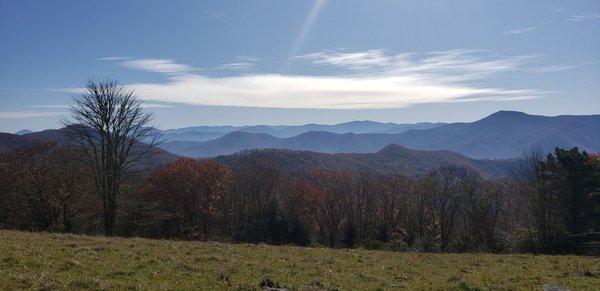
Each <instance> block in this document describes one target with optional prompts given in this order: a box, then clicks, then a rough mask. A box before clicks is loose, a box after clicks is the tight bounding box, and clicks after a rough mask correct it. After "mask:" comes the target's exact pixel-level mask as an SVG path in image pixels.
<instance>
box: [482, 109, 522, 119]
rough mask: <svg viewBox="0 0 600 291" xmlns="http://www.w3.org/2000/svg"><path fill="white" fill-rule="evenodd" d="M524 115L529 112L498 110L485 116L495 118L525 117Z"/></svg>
mask: <svg viewBox="0 0 600 291" xmlns="http://www.w3.org/2000/svg"><path fill="white" fill-rule="evenodd" d="M525 116H529V114H527V113H524V112H521V111H510V110H500V111H498V112H495V113H492V114H491V115H490V116H488V117H486V118H490V117H496V118H500V117H525Z"/></svg>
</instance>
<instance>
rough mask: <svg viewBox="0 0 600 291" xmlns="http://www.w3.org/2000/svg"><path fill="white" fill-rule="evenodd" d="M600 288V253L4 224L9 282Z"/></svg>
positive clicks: (3, 277)
mask: <svg viewBox="0 0 600 291" xmlns="http://www.w3.org/2000/svg"><path fill="white" fill-rule="evenodd" d="M545 284H550V285H552V286H556V287H567V288H571V289H574V290H579V289H589V290H593V289H596V290H598V289H599V288H600V259H599V258H598V257H579V256H535V255H519V254H515V255H493V254H427V253H410V252H409V253H391V252H381V251H367V250H345V249H343V250H336V249H327V248H302V247H291V246H267V245H251V244H224V243H212V242H183V241H163V240H150V239H138V238H133V239H126V238H107V237H92V236H79V235H64V234H40V233H27V232H16V231H2V230H0V289H1V290H6V289H44V288H48V289H76V288H77V289H126V288H127V289H129V288H141V289H244V290H246V289H260V288H261V285H263V286H264V285H271V286H280V287H287V288H290V289H305V290H321V289H363V290H364V289H369V290H371V289H398V288H410V289H455V290H478V289H538V290H540V289H541V286H543V285H545Z"/></svg>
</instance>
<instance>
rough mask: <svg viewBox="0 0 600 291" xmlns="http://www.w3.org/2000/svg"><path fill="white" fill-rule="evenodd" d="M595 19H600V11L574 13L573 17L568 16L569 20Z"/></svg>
mask: <svg viewBox="0 0 600 291" xmlns="http://www.w3.org/2000/svg"><path fill="white" fill-rule="evenodd" d="M594 19H600V13H584V14H577V15H572V16H571V17H569V18H567V21H571V22H579V21H584V20H594Z"/></svg>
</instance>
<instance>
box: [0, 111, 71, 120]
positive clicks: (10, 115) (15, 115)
mask: <svg viewBox="0 0 600 291" xmlns="http://www.w3.org/2000/svg"><path fill="white" fill-rule="evenodd" d="M62 114H64V112H47V111H12V112H0V119H22V118H33V117H47V116H56V115H62Z"/></svg>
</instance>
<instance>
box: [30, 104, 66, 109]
mask: <svg viewBox="0 0 600 291" xmlns="http://www.w3.org/2000/svg"><path fill="white" fill-rule="evenodd" d="M32 107H34V108H69V105H33V106H32Z"/></svg>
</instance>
